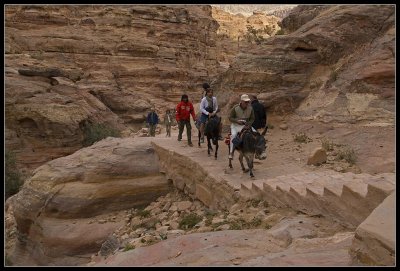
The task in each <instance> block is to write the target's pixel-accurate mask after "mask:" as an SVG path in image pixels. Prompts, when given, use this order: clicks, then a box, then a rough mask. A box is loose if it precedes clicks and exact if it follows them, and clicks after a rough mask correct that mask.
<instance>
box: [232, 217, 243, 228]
mask: <svg viewBox="0 0 400 271" xmlns="http://www.w3.org/2000/svg"><path fill="white" fill-rule="evenodd" d="M229 225H230V228H229V229H230V230H243V229H245V228H246V221H245V220H244V219H242V218H239V219H235V220H233V221H230V222H229Z"/></svg>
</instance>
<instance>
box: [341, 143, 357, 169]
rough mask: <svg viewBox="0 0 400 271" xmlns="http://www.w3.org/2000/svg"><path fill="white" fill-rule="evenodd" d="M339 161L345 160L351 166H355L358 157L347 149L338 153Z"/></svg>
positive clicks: (351, 150)
mask: <svg viewBox="0 0 400 271" xmlns="http://www.w3.org/2000/svg"><path fill="white" fill-rule="evenodd" d="M337 159H339V160H345V161H346V162H347V163H349V164H350V165H354V164H355V163H356V161H357V155H356V153H355V151H354V150H353V149H351V148H349V147H346V148H344V149H342V150H339V151H338V155H337Z"/></svg>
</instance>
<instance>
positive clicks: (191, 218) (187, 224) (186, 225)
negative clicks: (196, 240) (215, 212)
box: [179, 213, 202, 230]
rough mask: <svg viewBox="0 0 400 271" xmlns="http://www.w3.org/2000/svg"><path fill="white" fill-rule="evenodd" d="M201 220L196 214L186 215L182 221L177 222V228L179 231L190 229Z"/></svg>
mask: <svg viewBox="0 0 400 271" xmlns="http://www.w3.org/2000/svg"><path fill="white" fill-rule="evenodd" d="M201 220H202V218H201V217H200V216H198V215H197V214H194V213H191V214H188V215H186V216H185V217H183V218H182V220H181V221H180V222H179V228H180V229H181V230H187V229H191V228H193V227H194V225H196V224H197V223H199V222H200V221H201Z"/></svg>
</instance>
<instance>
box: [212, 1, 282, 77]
mask: <svg viewBox="0 0 400 271" xmlns="http://www.w3.org/2000/svg"><path fill="white" fill-rule="evenodd" d="M212 16H213V18H214V19H215V20H216V21H217V22H218V24H219V27H218V30H217V48H218V54H217V55H216V56H217V59H218V61H219V62H220V64H221V69H220V70H221V72H223V71H225V70H226V69H227V68H228V67H229V65H230V64H231V63H232V62H233V61H234V58H235V57H236V56H237V54H238V53H239V52H245V51H246V50H247V49H246V48H247V47H248V46H249V45H251V44H252V43H255V41H254V35H252V33H251V32H249V29H250V30H254V31H255V32H257V36H258V37H261V38H262V39H267V38H269V37H271V36H273V35H275V34H276V32H277V31H278V30H279V29H280V27H279V26H278V23H279V21H280V20H281V19H280V18H278V17H276V16H273V15H266V14H265V13H263V12H254V13H253V14H252V15H249V16H245V15H242V14H232V13H229V12H226V11H224V10H222V9H220V8H218V7H213V8H212Z"/></svg>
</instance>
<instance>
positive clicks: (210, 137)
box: [198, 116, 219, 159]
mask: <svg viewBox="0 0 400 271" xmlns="http://www.w3.org/2000/svg"><path fill="white" fill-rule="evenodd" d="M198 131H199V133H198V134H199V143H198V144H199V147H200V137H201V133H200V129H198ZM204 135H205V136H206V137H207V153H208V156H211V152H212V151H213V148H212V145H211V141H212V143H213V144H214V145H215V153H214V157H215V159H217V156H218V135H219V118H218V117H217V116H214V117H211V118H210V119H209V120H208V121H207V123H206V126H205V127H204Z"/></svg>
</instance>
